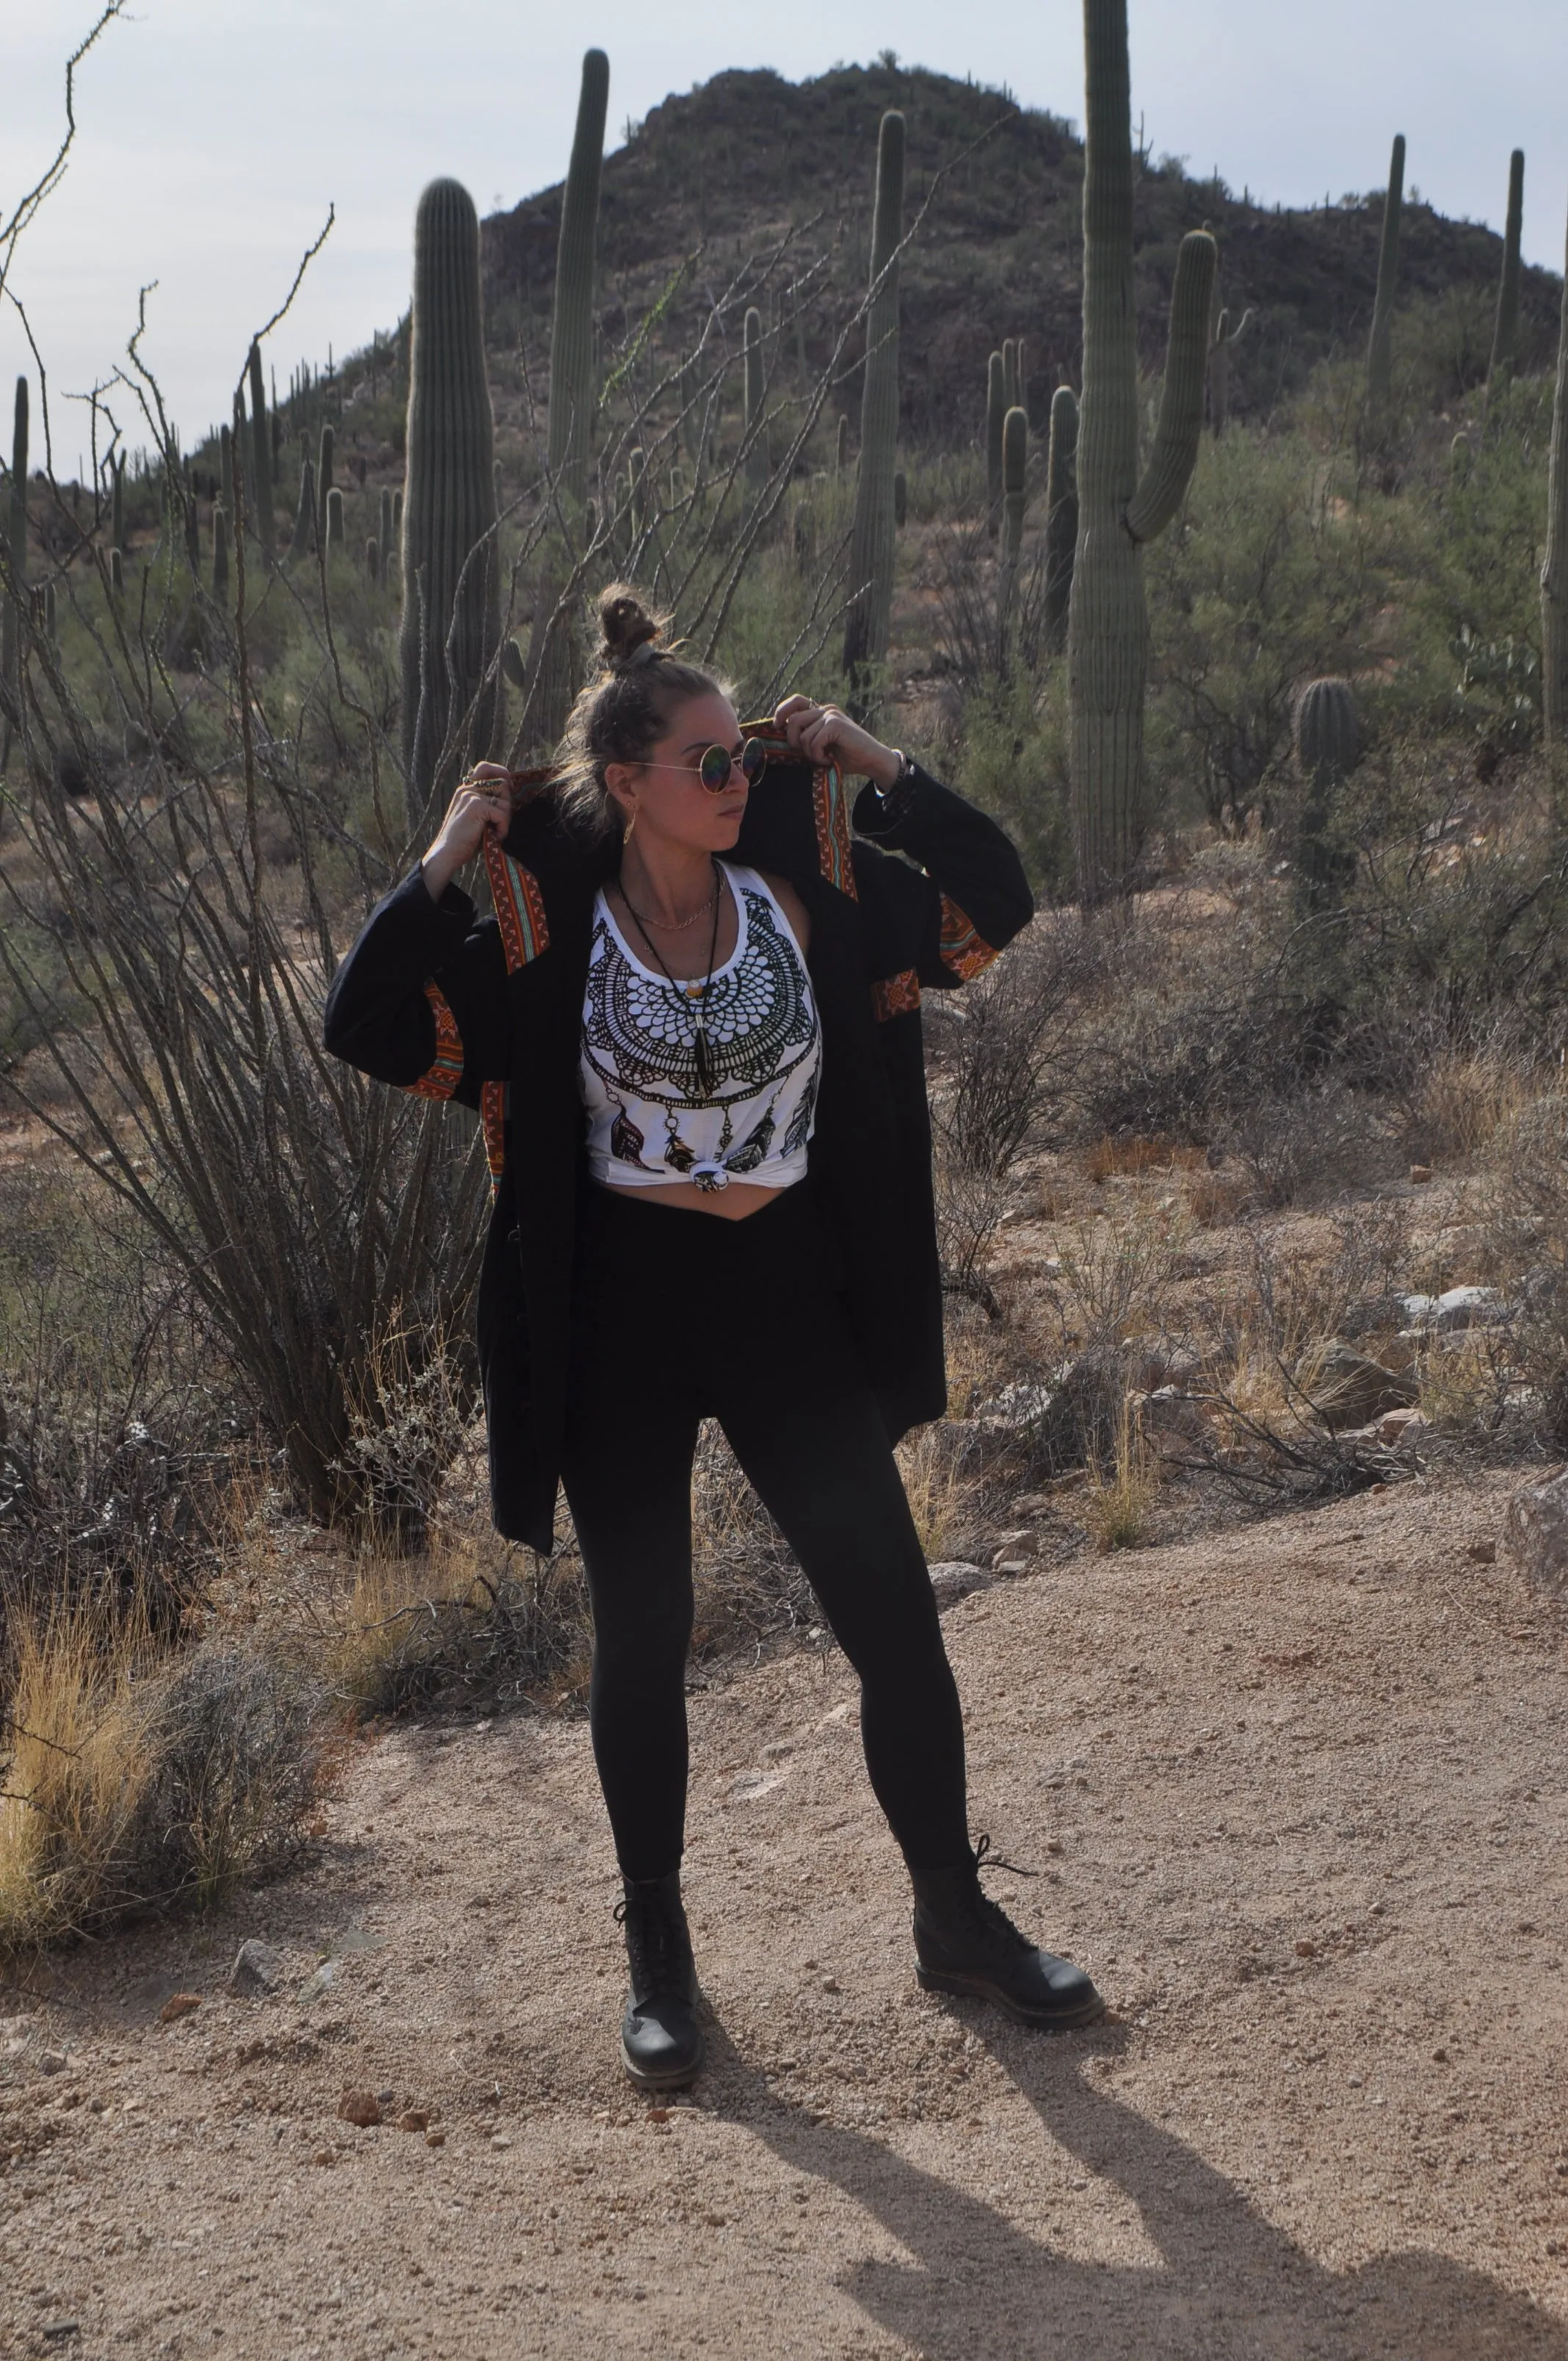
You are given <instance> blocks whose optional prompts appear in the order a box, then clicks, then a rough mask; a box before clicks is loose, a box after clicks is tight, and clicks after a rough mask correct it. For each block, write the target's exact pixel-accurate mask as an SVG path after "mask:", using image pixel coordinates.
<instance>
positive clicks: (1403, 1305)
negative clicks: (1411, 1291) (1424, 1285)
mask: <svg viewBox="0 0 1568 2361" xmlns="http://www.w3.org/2000/svg"><path fill="white" fill-rule="evenodd" d="M1399 1311H1400V1313H1401V1316H1402V1317H1403V1319H1404V1322H1405V1324H1406V1326H1407V1327H1408V1328H1411V1329H1423V1328H1436V1329H1439V1330H1441V1331H1443V1332H1448V1331H1452V1330H1453V1329H1456V1328H1489V1327H1495V1326H1496V1325H1497V1323H1498V1322H1499V1321H1502V1320H1506V1319H1507V1318H1508V1305H1507V1304H1506V1303H1505V1302H1504V1301H1503V1299H1502V1297H1501V1295H1500V1294H1499V1293H1498V1292H1497V1289H1496V1288H1495V1287H1451V1288H1448V1289H1447V1290H1445V1291H1444V1292H1443V1293H1442V1295H1404V1296H1401V1297H1400V1299H1399Z"/></svg>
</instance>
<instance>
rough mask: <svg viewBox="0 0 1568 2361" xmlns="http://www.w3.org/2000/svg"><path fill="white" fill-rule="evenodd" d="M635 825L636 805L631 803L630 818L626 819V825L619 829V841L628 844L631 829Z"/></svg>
mask: <svg viewBox="0 0 1568 2361" xmlns="http://www.w3.org/2000/svg"><path fill="white" fill-rule="evenodd" d="M636 825H637V807H636V805H635V804H633V805H632V807H631V818H630V819H629V820H628V821H627V823H626V826H625V827H624V828H623V829H621V831H620V840H621V843H622V844H630V841H631V831H632V829H634V828H635V827H636Z"/></svg>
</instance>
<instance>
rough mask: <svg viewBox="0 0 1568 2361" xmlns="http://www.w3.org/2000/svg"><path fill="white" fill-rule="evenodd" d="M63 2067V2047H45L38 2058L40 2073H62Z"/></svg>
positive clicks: (64, 2060) (64, 2065)
mask: <svg viewBox="0 0 1568 2361" xmlns="http://www.w3.org/2000/svg"><path fill="white" fill-rule="evenodd" d="M65 2068H66V2056H65V2052H64V2050H63V2049H46V2050H45V2051H44V2053H43V2055H42V2057H41V2058H40V2059H38V2071H39V2073H40V2074H63V2073H64V2071H65Z"/></svg>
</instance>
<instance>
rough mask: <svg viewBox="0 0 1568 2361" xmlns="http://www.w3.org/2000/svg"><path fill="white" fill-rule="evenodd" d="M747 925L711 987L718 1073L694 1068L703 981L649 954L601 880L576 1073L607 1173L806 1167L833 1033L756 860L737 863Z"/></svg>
mask: <svg viewBox="0 0 1568 2361" xmlns="http://www.w3.org/2000/svg"><path fill="white" fill-rule="evenodd" d="M724 874H725V876H726V877H727V878H728V879H729V884H730V887H731V889H732V891H733V893H734V895H735V908H736V915H737V917H738V920H739V927H740V931H739V933H738V935H737V937H736V942H735V949H734V950H733V951H732V952H731V953H730V956H729V958H728V959H727V960H726V961H725V962H724V964H723V966H722V967H719V968H716V969H715V970H714V972H713V980H712V982H711V983H710V984H709V985H708V988H707V994H706V1012H705V1013H706V1017H707V1049H708V1059H709V1062H710V1064H711V1067H712V1081H711V1082H710V1085H709V1088H708V1089H707V1092H706V1093H705V1092H704V1091H703V1090H702V1088H701V1087H700V1085H699V1084H698V1082H697V1076H696V1021H695V1020H696V1006H697V1000H698V997H699V996H702V985H701V983H700V982H698V983H696V984H695V985H693V984H688V983H671V982H670V980H669V978H668V977H667V976H663V975H661V974H659V972H657V970H656V969H655V968H654V967H652V966H651V965H644V963H643V961H641V960H640V959H639V958H638V957H637V955H636V953H635V952H634V951H633V950H632V949H631V947H630V943H629V942H628V941H627V939H626V938H625V936H624V935H623V934H622V933H621V931H620V928H619V926H617V924H616V921H615V918H614V917H613V915H612V913H611V911H610V907H609V903H608V902H607V901H606V899H605V896H604V895H603V893H602V892H601V893H600V894H599V895H598V898H597V900H596V901H595V903H594V929H593V948H592V950H591V951H590V953H589V956H588V981H587V991H586V993H585V994H584V997H583V1037H582V1048H581V1050H580V1052H579V1055H578V1061H577V1073H578V1082H579V1086H580V1088H581V1090H582V1094H583V1103H584V1104H585V1106H586V1107H587V1113H588V1167H589V1170H590V1171H591V1172H592V1174H593V1177H594V1179H595V1180H600V1181H608V1182H609V1183H611V1184H612V1185H615V1186H620V1187H627V1186H630V1187H633V1188H640V1189H657V1188H667V1187H669V1186H670V1185H671V1183H672V1182H674V1181H677V1180H693V1181H695V1182H696V1185H697V1187H698V1188H699V1189H707V1190H717V1189H726V1188H728V1187H729V1182H730V1180H732V1179H733V1180H749V1181H751V1182H753V1183H754V1184H755V1185H756V1186H758V1187H760V1188H764V1189H787V1188H788V1187H790V1185H791V1184H792V1182H794V1181H796V1180H804V1179H805V1177H806V1142H807V1141H808V1140H809V1138H810V1137H811V1132H812V1123H813V1117H814V1115H815V1112H816V1107H817V1077H818V1075H819V1073H820V1071H821V1065H822V1038H821V1030H820V1027H819V1026H818V1023H817V1004H816V1001H815V1000H814V998H813V997H812V991H811V979H810V977H809V976H808V974H807V973H806V961H805V960H804V959H803V958H802V956H801V951H800V946H799V944H798V943H797V942H796V941H795V935H794V932H793V930H792V929H791V927H790V923H789V920H788V919H787V918H786V917H785V916H784V912H783V910H782V909H781V908H780V907H779V905H778V903H777V902H776V900H775V899H774V897H773V895H772V893H771V892H770V891H769V889H768V887H767V885H766V884H764V883H763V881H762V878H761V877H759V875H758V874H757V872H756V871H755V870H754V869H742V868H740V867H739V866H737V865H735V864H733V863H731V862H726V863H725V864H724Z"/></svg>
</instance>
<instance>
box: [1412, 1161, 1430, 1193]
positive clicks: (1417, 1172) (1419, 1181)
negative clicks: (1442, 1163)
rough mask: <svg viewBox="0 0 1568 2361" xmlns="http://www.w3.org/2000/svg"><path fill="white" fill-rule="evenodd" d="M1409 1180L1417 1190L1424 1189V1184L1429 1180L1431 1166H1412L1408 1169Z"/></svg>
mask: <svg viewBox="0 0 1568 2361" xmlns="http://www.w3.org/2000/svg"><path fill="white" fill-rule="evenodd" d="M1410 1179H1411V1180H1413V1181H1414V1182H1415V1185H1416V1187H1417V1188H1418V1189H1422V1188H1424V1187H1425V1186H1426V1183H1427V1182H1428V1181H1429V1180H1431V1165H1430V1164H1412V1165H1411V1167H1410Z"/></svg>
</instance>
